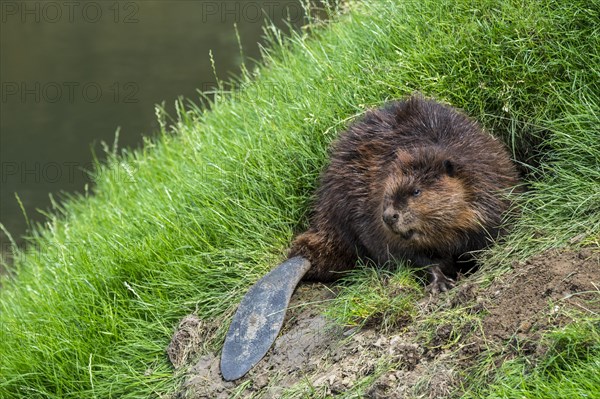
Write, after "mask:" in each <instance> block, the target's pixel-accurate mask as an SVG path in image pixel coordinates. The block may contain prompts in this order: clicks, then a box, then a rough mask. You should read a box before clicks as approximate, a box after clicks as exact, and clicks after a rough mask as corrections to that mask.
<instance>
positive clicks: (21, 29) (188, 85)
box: [0, 0, 302, 253]
mask: <svg viewBox="0 0 600 399" xmlns="http://www.w3.org/2000/svg"><path fill="white" fill-rule="evenodd" d="M0 7H1V16H0V18H1V32H0V33H1V35H0V49H1V50H0V83H1V96H2V98H1V103H0V105H1V112H0V165H1V170H0V186H1V195H0V222H1V223H2V224H3V225H4V226H5V227H6V228H7V229H8V231H9V232H10V233H11V235H12V236H13V237H14V238H15V239H16V241H17V242H18V243H22V241H23V240H22V239H21V238H20V237H21V236H22V235H23V234H25V233H26V222H25V220H26V219H25V217H24V216H23V212H22V211H21V209H20V206H19V203H18V201H17V199H16V198H15V193H16V194H18V197H19V198H20V200H21V201H22V203H23V207H24V210H25V212H26V214H27V216H28V218H29V220H30V221H31V222H40V221H43V220H44V219H45V217H44V216H42V215H41V214H40V212H39V211H38V209H39V210H46V209H48V208H49V207H50V199H49V194H52V195H53V196H54V197H55V198H59V199H60V198H61V192H67V193H70V192H76V191H79V192H81V191H82V190H83V188H84V185H85V184H86V183H89V179H88V175H87V172H86V171H87V170H90V169H91V165H92V149H94V150H95V152H96V153H97V154H98V155H99V156H100V157H101V156H102V150H101V146H100V144H99V143H100V142H101V141H105V142H107V143H110V144H112V142H113V140H114V137H115V131H116V129H117V128H119V127H120V139H119V146H120V147H136V146H139V144H140V142H141V139H142V136H143V135H151V134H152V133H153V132H155V131H156V130H157V122H156V117H155V113H154V105H155V104H157V103H161V102H163V101H165V102H166V104H167V109H168V111H170V113H171V114H172V113H173V103H174V101H175V99H177V98H178V97H179V96H183V97H186V98H189V99H197V98H198V95H197V89H208V88H210V87H213V86H214V82H215V77H214V75H213V71H212V67H211V62H210V57H209V50H212V53H213V56H214V60H215V63H216V70H217V73H218V75H219V78H221V79H227V78H228V77H230V76H231V75H232V74H236V73H237V72H238V71H239V66H240V63H241V61H242V57H241V55H240V51H239V45H238V40H237V38H236V34H235V29H234V24H236V25H237V29H238V32H239V36H240V40H241V43H242V47H243V51H244V57H245V58H246V62H247V63H248V62H251V61H249V60H250V59H257V58H258V57H259V47H258V44H257V43H258V42H260V41H261V37H262V35H263V31H262V26H263V21H264V17H265V15H266V16H268V17H269V19H270V20H272V21H274V22H275V23H276V24H277V25H279V26H283V24H282V21H283V20H284V19H286V18H288V19H290V20H291V21H292V22H293V23H294V24H295V25H297V24H300V23H301V22H302V9H301V7H300V5H299V0H294V1H292V0H288V1H216V2H211V1H193V0H189V1H177V0H175V1H166V0H163V1H151V0H144V1H120V2H116V1H110V0H105V1H77V2H75V1H73V2H70V1H67V2H63V1H4V0H3V2H2V3H0ZM260 8H262V9H263V10H264V12H263V14H262V15H261V13H260ZM0 245H1V246H2V253H7V252H8V251H7V249H8V245H9V242H8V238H7V237H6V235H5V234H4V233H2V232H0Z"/></svg>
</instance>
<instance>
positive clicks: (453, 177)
mask: <svg viewBox="0 0 600 399" xmlns="http://www.w3.org/2000/svg"><path fill="white" fill-rule="evenodd" d="M395 158H396V159H395V160H394V162H392V165H393V166H392V167H391V169H390V170H388V174H387V178H386V180H385V183H384V190H383V192H384V194H383V199H382V203H381V220H382V222H383V225H384V226H385V230H386V231H387V235H388V237H389V238H390V239H392V240H393V241H396V242H403V244H410V245H411V246H413V247H415V248H423V249H425V248H437V247H441V246H445V245H448V244H450V245H452V244H453V243H454V241H455V240H456V239H459V237H460V236H462V233H464V232H467V231H473V230H475V229H477V227H478V226H480V218H479V217H478V215H477V212H476V211H475V208H474V207H473V206H472V205H471V202H472V201H473V197H474V195H473V190H472V189H471V188H470V187H469V179H468V176H466V175H465V172H466V171H465V170H463V168H462V167H461V165H460V163H458V162H457V161H456V160H455V159H454V158H453V157H452V156H450V155H448V154H446V153H445V152H444V151H443V150H441V149H436V148H435V147H428V148H422V149H415V150H414V151H411V152H410V153H409V152H407V151H404V150H400V151H398V152H397V153H396V154H395Z"/></svg>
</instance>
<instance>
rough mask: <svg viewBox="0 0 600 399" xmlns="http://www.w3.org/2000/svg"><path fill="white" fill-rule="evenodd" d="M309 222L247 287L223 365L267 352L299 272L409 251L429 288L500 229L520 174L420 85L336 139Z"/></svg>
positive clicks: (228, 374)
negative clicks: (277, 259)
mask: <svg viewBox="0 0 600 399" xmlns="http://www.w3.org/2000/svg"><path fill="white" fill-rule="evenodd" d="M330 159H331V160H330V164H329V166H328V167H327V168H326V169H325V171H324V172H323V174H322V176H321V181H320V185H319V188H318V189H317V192H316V195H315V200H314V205H313V208H312V213H311V217H310V223H309V228H308V230H307V231H305V232H304V233H302V234H300V235H298V236H297V237H296V238H295V239H294V240H293V242H292V245H291V247H290V250H289V253H288V259H287V260H286V261H284V262H283V263H281V264H280V265H279V266H277V267H275V268H274V269H273V270H272V271H270V272H269V273H268V274H267V275H265V276H264V277H263V278H261V279H260V280H259V281H258V282H257V283H255V284H254V285H253V286H252V287H251V288H250V289H249V290H248V292H247V293H246V295H245V296H244V298H243V299H242V301H241V302H240V305H239V307H238V309H237V311H236V314H235V316H234V317H233V320H232V322H231V325H230V327H229V331H228V332H227V336H226V338H225V343H224V345H223V351H222V353H221V374H222V376H223V378H224V379H225V380H228V381H231V380H235V379H238V378H240V377H242V376H243V375H245V374H246V373H247V372H248V370H250V369H251V368H252V366H253V365H254V364H256V363H257V362H258V361H260V359H261V358H262V357H263V356H264V355H265V354H266V353H267V351H268V350H269V348H270V347H271V345H272V343H273V342H274V340H275V338H276V337H277V333H278V332H279V330H280V329H281V327H282V325H283V321H284V318H285V313H286V309H287V307H288V304H289V301H290V298H291V296H292V294H293V292H294V289H295V288H296V286H297V284H298V283H299V281H300V280H301V279H305V280H317V281H322V282H329V281H333V280H336V279H338V278H340V277H342V276H343V274H344V272H346V271H348V270H350V269H352V268H354V267H355V265H356V264H357V262H358V261H359V260H363V261H364V262H369V261H370V262H374V263H375V264H377V265H381V266H385V265H387V264H390V263H393V262H394V261H395V260H402V261H405V262H408V263H409V264H410V265H412V266H414V267H417V268H419V269H421V270H426V271H427V272H428V277H429V281H430V284H429V286H428V287H429V289H430V291H431V292H433V293H439V292H440V291H447V290H448V289H450V288H452V287H453V285H454V281H455V279H456V277H457V273H459V272H462V271H464V270H467V269H470V268H472V267H473V266H474V259H473V257H472V255H471V254H472V253H473V252H474V251H478V250H481V249H483V248H485V247H487V246H488V245H490V244H491V243H492V242H493V241H494V240H495V239H497V238H498V237H500V236H501V235H502V234H503V233H504V232H505V227H503V217H504V215H505V214H507V211H508V210H509V209H510V205H511V203H510V199H509V196H508V195H507V194H508V193H509V192H510V191H511V190H515V189H516V187H517V184H518V175H517V169H516V167H515V165H514V164H513V163H512V162H511V160H510V156H509V154H508V152H507V151H506V149H505V148H504V146H503V145H502V144H501V143H500V141H498V140H497V139H495V138H493V137H492V136H491V135H489V134H487V133H486V132H484V131H483V129H482V128H481V127H480V126H479V125H478V124H477V123H476V122H474V121H473V120H471V119H469V118H468V117H467V116H466V115H464V114H463V113H461V112H459V111H458V110H456V109H454V108H452V107H450V106H447V105H443V104H440V103H438V102H436V101H433V100H427V99H425V98H423V97H422V96H420V95H414V96H412V97H410V98H408V99H406V100H404V101H396V102H392V103H389V104H387V105H386V106H384V107H383V108H379V109H375V110H372V111H369V112H368V113H367V114H366V115H365V117H364V118H363V119H362V120H360V121H358V122H356V123H354V124H352V125H351V126H350V127H349V128H348V129H347V130H346V131H345V132H344V133H342V134H341V135H340V137H339V138H338V140H337V141H336V142H335V143H334V144H333V146H332V151H331V157H330Z"/></svg>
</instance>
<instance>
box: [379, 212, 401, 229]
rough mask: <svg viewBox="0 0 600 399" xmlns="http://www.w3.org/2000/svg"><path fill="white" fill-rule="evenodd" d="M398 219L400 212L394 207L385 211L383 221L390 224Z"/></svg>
mask: <svg viewBox="0 0 600 399" xmlns="http://www.w3.org/2000/svg"><path fill="white" fill-rule="evenodd" d="M398 219H400V214H399V213H398V212H396V211H394V210H393V209H386V210H385V211H383V221H384V222H385V224H387V225H388V226H392V225H394V224H395V223H396V222H397V221H398Z"/></svg>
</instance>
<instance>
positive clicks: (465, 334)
mask: <svg viewBox="0 0 600 399" xmlns="http://www.w3.org/2000/svg"><path fill="white" fill-rule="evenodd" d="M475 278H477V275H475V276H473V278H467V279H464V280H463V281H462V282H461V283H460V284H459V285H458V287H457V288H456V289H455V290H453V292H451V293H450V294H449V295H441V296H439V297H424V299H423V300H422V301H421V303H420V304H419V305H420V308H421V311H420V315H419V317H418V319H417V320H416V321H415V322H414V323H412V324H410V325H409V326H405V328H403V329H402V330H401V331H392V332H388V333H387V334H385V333H382V332H381V331H378V330H377V329H376V328H366V329H362V330H360V331H354V330H347V329H343V328H341V327H336V326H332V325H331V323H330V322H329V321H328V320H326V319H325V318H324V317H323V316H322V309H323V307H322V306H320V305H315V304H319V303H320V304H322V303H325V302H326V301H327V300H328V299H331V298H332V297H333V296H334V295H335V294H334V293H333V292H332V291H331V290H330V289H329V288H328V287H326V286H324V285H321V284H311V285H309V284H304V285H302V286H300V287H299V289H298V290H297V292H296V293H295V294H294V297H293V299H292V303H291V305H290V311H289V312H288V313H289V314H288V316H287V320H286V322H285V324H284V330H283V331H282V333H281V334H280V336H279V338H278V339H277V340H276V342H275V345H274V346H273V348H272V349H271V350H270V351H269V353H268V354H267V356H266V357H265V358H264V359H263V360H261V361H260V362H259V363H258V364H257V365H256V367H254V368H253V369H252V370H251V371H250V373H249V374H248V375H247V376H245V377H244V378H242V379H240V380H238V381H235V382H225V381H223V380H222V378H221V376H220V373H219V354H215V353H205V354H204V355H202V356H200V357H199V358H198V356H199V355H196V356H195V357H194V356H192V354H194V353H196V352H198V350H195V351H194V350H192V349H190V347H192V346H195V347H197V346H198V342H199V340H201V339H202V338H203V337H205V336H206V335H203V334H207V331H209V330H210V328H208V327H206V326H205V328H203V326H202V322H200V321H196V320H195V319H190V318H189V316H188V318H186V319H184V320H183V321H182V323H181V325H180V328H179V329H178V331H177V332H176V334H175V335H174V342H172V344H171V345H170V346H169V349H168V354H169V357H170V358H171V359H172V362H173V364H174V365H176V366H177V367H187V368H188V372H187V374H186V375H187V377H186V379H185V382H184V384H183V386H182V388H181V391H180V392H179V393H178V394H177V395H176V397H177V398H192V397H193V398H228V397H230V396H232V395H234V394H239V395H240V396H239V397H248V396H251V395H254V396H253V397H261V398H277V397H280V396H281V395H282V394H283V393H284V391H285V390H286V389H289V388H292V389H293V390H294V392H296V393H297V395H299V396H297V397H302V393H303V392H304V393H309V392H311V393H312V394H313V395H315V393H317V394H320V395H322V396H327V395H329V396H337V395H340V394H343V393H347V392H349V391H352V392H356V393H357V394H360V397H367V398H409V397H423V398H437V397H447V396H449V395H457V394H459V392H460V388H459V387H460V385H461V375H462V374H461V373H463V372H464V371H465V370H467V369H468V368H469V367H471V366H472V365H473V364H474V363H475V362H476V361H477V359H478V358H479V356H481V355H482V352H484V351H486V356H493V357H495V358H497V361H498V363H500V362H501V361H503V360H504V359H505V358H507V357H510V356H514V355H516V354H517V353H520V354H526V355H531V356H539V355H541V354H542V353H543V352H544V348H543V347H542V346H541V344H540V341H539V338H540V336H541V334H543V333H544V332H546V331H548V330H549V329H553V328H555V327H556V326H560V325H564V324H566V323H568V322H569V321H570V320H569V318H568V317H567V316H566V315H565V312H563V311H562V310H563V308H580V309H583V308H584V307H587V308H588V310H592V311H596V312H597V311H600V303H599V302H600V301H596V302H594V303H595V306H596V307H597V308H596V309H589V306H590V302H589V301H590V300H591V299H594V298H596V299H598V295H599V291H598V287H600V251H598V250H597V249H595V250H594V251H592V250H589V249H588V250H582V251H580V252H563V253H559V252H550V253H546V254H544V255H542V256H538V257H535V258H533V259H531V260H529V261H527V262H525V263H523V264H514V265H513V270H512V271H511V272H508V273H505V274H504V275H502V276H501V277H499V278H497V279H496V280H494V281H493V283H492V284H491V285H489V286H488V287H487V288H481V287H480V286H479V285H477V284H475V281H474V279H475ZM457 309H458V310H459V312H458V313H457V314H461V315H467V317H464V318H463V317H462V316H461V320H460V322H456V323H455V322H453V321H452V320H450V321H449V322H447V323H446V322H443V321H441V320H443V319H444V318H443V317H441V316H440V317H439V319H440V321H439V322H437V319H438V318H437V315H438V314H440V315H441V314H442V313H444V312H445V314H446V315H447V314H453V313H451V312H453V311H456V310H457ZM469 315H470V316H469ZM432 316H434V317H432ZM431 320H434V322H433V323H432V322H431ZM190 326H192V327H190ZM190 330H191V331H192V332H191V333H190ZM198 331H202V332H198ZM208 333H210V332H208ZM507 344H508V346H507ZM507 348H509V349H508V350H507ZM510 348H514V350H511V349H510ZM288 392H289V391H288Z"/></svg>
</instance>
